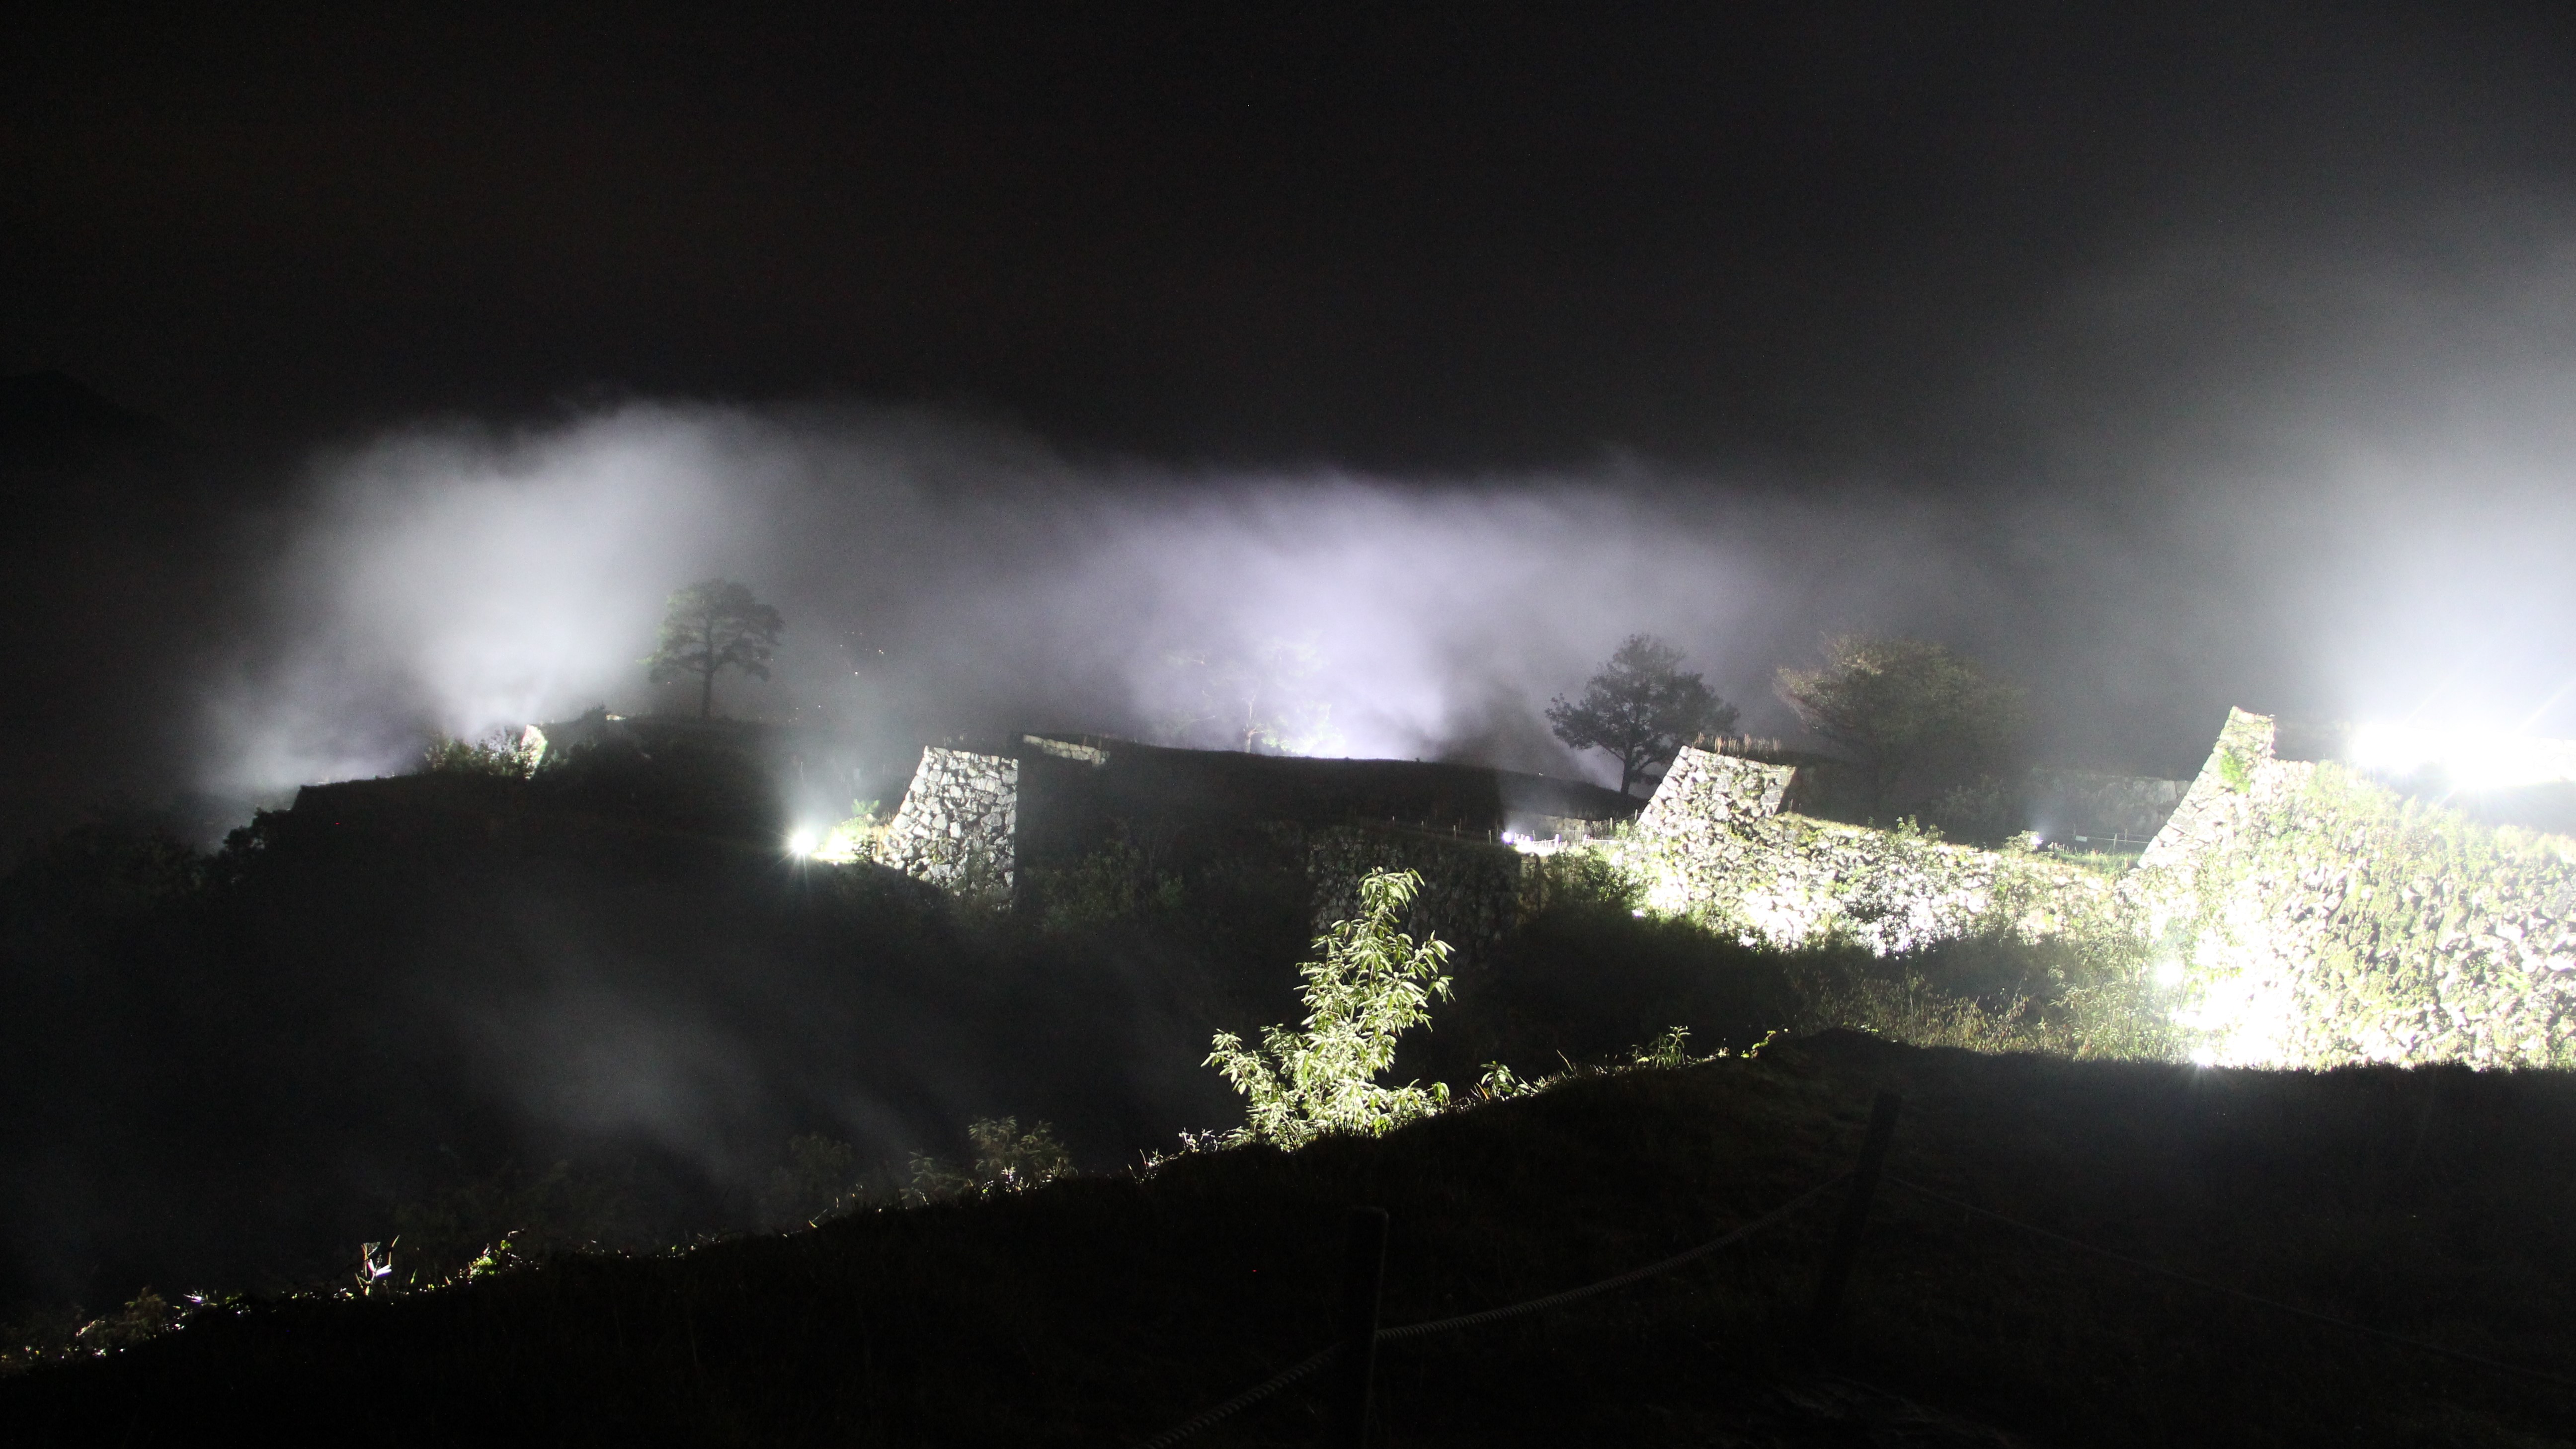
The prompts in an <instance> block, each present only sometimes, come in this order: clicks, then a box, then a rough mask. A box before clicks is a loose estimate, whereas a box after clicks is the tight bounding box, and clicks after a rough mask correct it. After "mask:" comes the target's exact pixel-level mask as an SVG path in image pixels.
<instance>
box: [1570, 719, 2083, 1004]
mask: <svg viewBox="0 0 2576 1449" xmlns="http://www.w3.org/2000/svg"><path fill="white" fill-rule="evenodd" d="M1793 773H1794V770H1793V768H1792V767H1790V766H1787V765H1766V764H1761V763H1758V762H1756V761H1752V760H1743V759H1736V758H1734V757H1731V756H1726V755H1719V754H1713V753H1711V752H1709V751H1706V750H1699V749H1684V750H1683V751H1682V752H1681V754H1680V755H1679V756H1678V757H1677V758H1676V759H1675V760H1674V761H1673V765H1672V768H1671V769H1670V770H1669V771H1667V772H1666V773H1665V775H1664V779H1663V783H1662V784H1661V785H1660V786H1658V787H1657V789H1656V791H1655V796H1654V799H1653V800H1652V801H1650V802H1649V803H1648V804H1647V806H1646V810H1645V813H1644V814H1643V815H1640V816H1639V817H1638V818H1637V824H1636V827H1635V829H1634V830H1633V831H1631V832H1630V833H1629V834H1628V835H1626V836H1624V837H1621V838H1619V839H1616V840H1613V841H1610V842H1607V843H1606V844H1604V845H1603V846H1602V847H1600V848H1601V849H1602V850H1603V851H1604V853H1605V854H1607V855H1609V856H1610V857H1611V858H1612V859H1613V860H1614V861H1616V862H1617V863H1618V864H1619V865H1620V866H1622V867H1623V868H1624V869H1626V870H1628V871H1629V872H1630V873H1632V874H1633V875H1635V876H1637V877H1638V878H1639V879H1640V880H1641V881H1643V882H1644V884H1645V887H1646V903H1647V906H1648V908H1649V909H1652V910H1656V911H1660V912H1665V913H1669V914H1676V915H1688V916H1691V917H1694V918H1696V919H1699V920H1701V921H1703V922H1705V923H1707V924H1708V925H1710V926H1712V927H1714V928H1716V929H1719V930H1724V931H1728V932H1731V933H1733V934H1735V935H1737V936H1739V937H1741V938H1743V939H1745V940H1748V941H1761V942H1767V943H1769V944H1771V945H1775V946H1789V947H1795V946H1802V945H1808V944H1812V943H1819V942H1824V941H1834V940H1847V941H1856V942H1858V943H1860V944H1862V945H1865V946H1867V947H1869V948H1870V949H1871V950H1873V951H1877V952H1880V953H1882V954H1884V953H1887V952H1893V951H1904V950H1911V949H1913V948H1915V947H1917V946H1922V945H1926V944H1928V943H1930V942H1933V941H1938V940H1943V939H1946V938H1949V937H1954V936H1960V935H1965V934H1968V933H1971V932H1974V931H1980V930H1995V929H2001V930H2009V931H2013V932H2017V933H2020V934H2023V935H2027V936H2040V935H2047V934H2052V933H2055V932H2057V931H2060V930H2064V929H2067V928H2069V927H2070V926H2071V925H2074V924H2077V923H2078V922H2079V921H2080V922H2082V923H2084V924H2087V925H2090V924H2092V923H2093V922H2094V921H2096V920H2097V919H2100V918H2106V917H2107V916H2108V915H2109V914H2110V913H2111V912H2112V911H2113V910H2114V909H2116V907H2117V901H2116V900H2115V898H2114V895H2113V892H2112V888H2111V882H2110V881H2109V880H2108V879H2107V878H2106V877H2104V876H2101V875H2098V874H2096V873H2094V872H2091V871H2088V870H2083V869H2080V868H2077V867H2073V866H2067V865H2061V864H2058V863H2057V862H2054V861H2052V860H2050V859H2048V858H2047V857H2046V856H2043V855H2039V854H2035V853H2032V852H2027V851H1996V850H1979V849H1976V848H1974V847H1971V846H1964V845H1950V844H1945V843H1943V842H1940V841H1937V840H1934V839H1931V838H1929V837H1927V836H1925V835H1921V834H1918V833H1915V832H1913V831H1904V830H1894V831H1891V830H1877V829H1872V828H1870V827H1867V826H1860V825H1843V824H1837V823H1835V822H1833V821H1827V820H1814V819H1809V818H1807V817H1805V816H1799V815H1784V814H1781V813H1780V804H1781V801H1782V799H1783V798H1784V797H1785V796H1786V793H1787V791H1788V787H1789V782H1790V776H1791V775H1792V774H1793Z"/></svg>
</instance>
